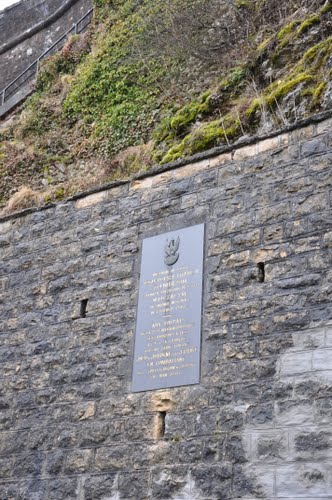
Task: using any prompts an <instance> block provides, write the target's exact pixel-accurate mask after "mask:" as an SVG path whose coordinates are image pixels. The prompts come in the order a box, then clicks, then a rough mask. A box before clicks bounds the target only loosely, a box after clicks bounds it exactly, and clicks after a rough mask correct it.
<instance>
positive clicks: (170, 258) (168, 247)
mask: <svg viewBox="0 0 332 500" xmlns="http://www.w3.org/2000/svg"><path fill="white" fill-rule="evenodd" d="M179 246H180V236H178V237H177V238H176V239H175V238H171V239H170V240H167V241H166V244H165V259H164V260H165V264H166V265H167V266H172V265H173V264H175V263H176V262H177V261H178V258H179V252H178V250H179Z"/></svg>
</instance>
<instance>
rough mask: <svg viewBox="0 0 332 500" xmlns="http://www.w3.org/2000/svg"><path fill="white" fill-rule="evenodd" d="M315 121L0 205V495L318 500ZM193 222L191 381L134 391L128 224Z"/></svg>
mask: <svg viewBox="0 0 332 500" xmlns="http://www.w3.org/2000/svg"><path fill="white" fill-rule="evenodd" d="M331 123H332V120H329V121H325V122H320V123H318V124H316V125H310V126H308V127H306V128H302V129H298V130H295V131H293V132H291V133H285V134H282V135H280V136H278V137H274V138H272V139H271V138H270V139H266V140H264V141H261V142H258V143H256V144H252V145H250V146H246V147H243V148H239V149H236V150H234V151H232V152H228V153H224V154H220V155H219V156H216V157H213V158H210V159H205V160H201V161H197V162H195V163H190V164H187V165H183V166H181V167H178V168H175V169H172V170H167V167H166V168H164V170H162V169H161V170H160V171H159V173H155V174H154V175H151V176H147V177H145V178H141V179H137V180H135V181H132V182H130V183H123V184H119V185H114V186H113V187H111V188H109V189H105V190H103V191H100V192H96V193H92V194H89V195H87V196H82V197H79V198H77V199H73V200H71V201H67V202H64V203H61V204H59V205H57V206H54V207H49V208H47V209H43V210H39V211H36V212H33V213H26V214H21V215H18V216H14V217H11V218H8V219H3V220H2V222H1V223H0V252H1V259H0V269H1V273H0V290H1V295H0V304H1V316H0V325H1V327H0V329H1V335H0V362H1V378H2V380H1V384H0V408H1V413H0V498H1V499H14V498H15V499H18V498H20V499H29V500H30V499H34V500H36V499H40V500H44V499H50V500H51V499H54V500H55V499H57V500H58V499H59V498H61V499H62V500H65V499H77V500H97V499H104V500H105V499H112V500H129V499H135V500H145V499H150V500H156V499H173V500H175V499H178V500H180V499H187V500H189V499H198V500H222V499H240V498H241V499H242V498H245V499H259V498H266V499H270V500H272V499H286V498H287V499H301V500H304V499H306V500H309V499H310V500H318V499H320V498H324V499H332V474H331V459H332V431H331V428H332V427H331V426H332V403H331V401H332V399H331V394H332V386H331V382H332V322H331V319H332V305H331V294H332V280H331V276H332V275H331V262H332V254H331V246H332V216H331V194H332V187H331V181H332V175H331V159H332V154H331V137H332V135H331V132H330V127H331ZM201 222H205V223H206V228H207V240H206V258H205V262H204V268H205V278H204V284H205V293H204V307H203V341H202V364H201V383H200V384H199V385H195V386H188V387H180V388H175V389H167V390H159V391H151V392H145V393H138V394H133V393H131V369H132V361H133V342H134V330H135V315H136V304H137V289H138V282H139V259H140V249H141V243H142V239H143V238H144V237H147V236H151V235H155V234H159V233H163V232H165V231H168V230H173V229H177V228H182V227H186V226H190V225H192V224H196V223H201ZM258 264H259V266H258ZM263 264H264V266H263ZM263 267H264V268H263ZM263 270H264V272H265V276H263V273H262V271H263ZM263 277H264V281H263ZM86 299H88V304H87V314H86V317H81V314H80V306H81V301H82V300H86ZM164 419H165V426H164V425H163V420H164Z"/></svg>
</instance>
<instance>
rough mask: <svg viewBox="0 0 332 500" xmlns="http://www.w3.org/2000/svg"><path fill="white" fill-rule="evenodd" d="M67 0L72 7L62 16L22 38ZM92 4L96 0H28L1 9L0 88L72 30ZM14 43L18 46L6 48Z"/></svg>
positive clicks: (49, 17) (69, 6) (48, 17)
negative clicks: (22, 36)
mask: <svg viewBox="0 0 332 500" xmlns="http://www.w3.org/2000/svg"><path fill="white" fill-rule="evenodd" d="M66 2H67V3H68V9H67V10H66V11H65V12H64V13H63V15H61V17H59V18H57V19H54V21H53V22H51V24H48V25H47V26H44V27H43V28H41V29H40V30H39V31H38V32H37V33H35V34H34V35H33V36H29V37H26V38H24V39H23V40H20V39H19V37H20V35H22V34H23V33H24V32H26V31H27V30H32V29H33V28H34V27H35V26H36V25H38V24H39V23H41V22H42V21H46V20H48V19H51V16H52V15H54V14H55V13H56V12H57V10H58V9H59V8H61V7H62V6H64V4H65V3H66ZM92 6H93V0H77V1H69V0H66V1H65V0H25V1H22V2H20V3H18V4H15V5H13V6H11V7H8V8H7V9H5V10H4V11H3V12H0V67H1V74H0V91H1V90H2V89H3V88H4V87H5V86H6V85H8V84H9V83H10V82H11V81H12V80H14V79H15V78H16V77H17V76H18V75H19V74H20V73H22V71H24V70H25V69H26V68H27V67H28V66H29V64H32V63H33V62H34V61H35V60H36V59H37V58H38V57H39V56H40V55H41V54H43V52H44V51H45V50H47V49H48V48H49V47H50V46H51V45H52V44H53V43H54V42H56V41H57V40H58V39H59V38H60V37H61V36H62V35H63V34H64V33H65V32H66V31H68V30H69V29H70V28H71V27H72V25H73V24H75V23H76V22H77V21H78V20H79V19H80V18H81V17H82V16H84V15H85V14H86V12H87V11H88V10H89V9H90V8H91V7H92ZM15 40H16V41H17V42H15ZM12 42H13V43H14V46H13V47H10V48H9V49H8V50H5V49H6V47H7V46H8V44H9V43H11V44H12Z"/></svg>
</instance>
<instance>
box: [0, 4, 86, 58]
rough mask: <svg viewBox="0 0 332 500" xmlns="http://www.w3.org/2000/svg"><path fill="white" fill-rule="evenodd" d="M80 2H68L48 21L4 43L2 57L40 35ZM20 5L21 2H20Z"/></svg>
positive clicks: (1, 49)
mask: <svg viewBox="0 0 332 500" xmlns="http://www.w3.org/2000/svg"><path fill="white" fill-rule="evenodd" d="M77 1H78V0H66V2H65V3H64V4H63V5H62V6H61V7H59V9H57V10H56V11H55V12H53V14H51V15H50V16H48V17H47V18H46V19H43V20H42V21H40V22H39V23H37V24H35V25H34V26H32V27H31V28H29V29H28V30H26V31H23V33H20V34H19V35H17V36H16V37H15V38H12V39H11V40H9V41H8V42H6V43H4V44H3V45H1V46H0V55H2V54H4V53H5V52H7V51H8V50H10V49H13V48H14V47H16V45H19V44H20V43H22V42H23V41H24V40H26V39H28V38H30V37H32V36H33V35H35V34H36V33H39V31H42V30H43V29H45V28H47V26H49V25H50V24H53V23H54V22H55V21H57V20H58V19H59V18H60V17H61V16H63V14H64V13H65V12H67V10H69V9H70V8H71V7H72V6H73V5H74V4H75V3H76V2H77ZM18 3H19V2H18Z"/></svg>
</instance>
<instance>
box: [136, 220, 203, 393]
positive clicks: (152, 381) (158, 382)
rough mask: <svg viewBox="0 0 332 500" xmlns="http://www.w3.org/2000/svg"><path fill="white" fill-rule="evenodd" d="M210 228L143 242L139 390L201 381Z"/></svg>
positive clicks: (138, 329) (138, 322)
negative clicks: (206, 238) (205, 260)
mask: <svg viewBox="0 0 332 500" xmlns="http://www.w3.org/2000/svg"><path fill="white" fill-rule="evenodd" d="M203 252H204V224H199V225H197V226H191V227H188V228H185V229H180V230H178V231H172V232H170V233H165V234H161V235H158V236H154V237H152V238H146V239H145V240H144V241H143V247H142V261H141V276H140V285H139V298H138V308H137V320H136V336H135V352H134V367H133V381H132V390H133V392H140V391H148V390H151V389H161V388H166V387H177V386H181V385H190V384H197V383H199V378H200V350H201V315H202V286H203Z"/></svg>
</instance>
